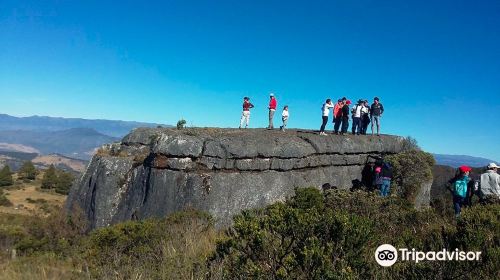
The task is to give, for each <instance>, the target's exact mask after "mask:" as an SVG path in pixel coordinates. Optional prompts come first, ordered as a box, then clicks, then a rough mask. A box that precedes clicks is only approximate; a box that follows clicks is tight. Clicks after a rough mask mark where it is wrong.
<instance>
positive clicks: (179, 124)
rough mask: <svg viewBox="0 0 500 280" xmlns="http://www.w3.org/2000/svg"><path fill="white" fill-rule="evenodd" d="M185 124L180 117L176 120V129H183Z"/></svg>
mask: <svg viewBox="0 0 500 280" xmlns="http://www.w3.org/2000/svg"><path fill="white" fill-rule="evenodd" d="M185 125H186V121H185V120H184V119H180V120H179V121H178V122H177V129H183V128H184V126H185Z"/></svg>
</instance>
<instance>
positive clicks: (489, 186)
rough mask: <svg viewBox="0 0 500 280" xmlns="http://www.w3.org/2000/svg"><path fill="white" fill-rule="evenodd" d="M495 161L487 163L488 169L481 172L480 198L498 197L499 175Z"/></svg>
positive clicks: (499, 196)
mask: <svg viewBox="0 0 500 280" xmlns="http://www.w3.org/2000/svg"><path fill="white" fill-rule="evenodd" d="M498 168H499V166H498V165H497V164H496V163H490V164H488V170H486V172H485V173H483V174H481V187H480V198H481V200H485V199H486V198H487V197H488V196H493V197H496V198H498V199H500V175H498V173H497V171H498Z"/></svg>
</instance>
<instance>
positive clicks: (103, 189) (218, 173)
mask: <svg viewBox="0 0 500 280" xmlns="http://www.w3.org/2000/svg"><path fill="white" fill-rule="evenodd" d="M402 146H403V138H401V137H396V136H386V135H383V136H380V137H376V136H375V137H373V136H352V135H349V136H338V135H328V136H320V135H318V134H316V133H314V132H312V131H302V130H289V131H286V132H281V131H276V130H274V131H268V130H263V129H248V130H237V129H219V128H190V129H184V130H177V129H166V128H155V129H154V128H139V129H136V130H134V131H132V132H131V133H130V134H129V135H127V136H126V137H125V138H123V140H122V141H121V143H114V144H109V145H105V146H103V147H101V148H100V149H99V150H98V151H97V153H96V155H95V156H94V157H93V158H92V160H91V162H90V164H89V166H88V167H87V170H86V172H85V173H84V175H83V176H82V177H81V178H80V179H79V181H78V182H77V183H76V184H75V186H73V188H72V190H71V192H70V195H69V197H68V202H67V206H68V207H69V208H74V207H79V208H81V209H82V210H83V211H84V212H85V214H86V215H87V217H88V219H89V221H90V227H91V228H96V227H103V226H107V225H110V224H113V223H117V222H121V221H125V220H130V219H143V218H147V217H158V216H165V215H168V214H170V213H172V212H175V211H179V210H183V209H186V208H196V209H199V210H203V211H206V212H209V213H211V214H212V215H213V216H214V217H215V219H216V223H217V224H218V225H227V224H229V223H230V222H231V218H232V216H233V215H234V214H237V213H238V212H240V211H241V210H243V209H248V208H253V207H262V206H265V205H268V204H270V203H273V202H275V201H279V200H283V199H284V198H285V197H287V196H290V195H292V194H293V190H294V188H296V187H311V186H312V187H318V188H319V187H321V186H322V185H323V184H325V183H330V184H331V185H334V186H337V187H339V188H350V187H351V186H352V183H351V182H352V181H353V180H355V179H361V170H362V169H363V167H364V165H365V164H366V163H367V162H368V160H369V158H370V157H369V156H381V155H385V154H394V153H398V152H400V151H401V150H402Z"/></svg>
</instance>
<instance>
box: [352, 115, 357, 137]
mask: <svg viewBox="0 0 500 280" xmlns="http://www.w3.org/2000/svg"><path fill="white" fill-rule="evenodd" d="M356 119H357V118H352V128H351V132H352V134H356V125H357V123H358V122H357V120H356Z"/></svg>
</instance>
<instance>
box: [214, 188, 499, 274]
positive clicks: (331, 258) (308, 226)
mask: <svg viewBox="0 0 500 280" xmlns="http://www.w3.org/2000/svg"><path fill="white" fill-rule="evenodd" d="M499 210H500V208H499V206H498V205H496V206H487V207H485V206H481V205H479V206H476V208H471V209H467V210H465V211H464V214H463V220H462V221H461V222H459V224H458V226H457V227H455V226H454V224H453V223H454V220H445V219H443V218H441V217H439V216H437V215H436V213H435V212H434V210H433V209H427V210H425V211H417V210H415V209H414V207H413V206H412V204H411V203H410V202H408V201H407V200H406V199H402V198H397V197H391V198H380V197H378V196H376V195H374V194H370V193H364V192H345V191H328V192H327V193H326V194H325V195H322V194H321V193H320V192H319V191H317V190H315V189H298V190H297V191H296V195H295V196H294V197H293V198H291V199H289V200H287V201H285V202H279V203H275V204H273V205H270V206H268V207H266V208H264V209H255V210H248V211H244V212H243V213H242V214H240V215H237V216H235V218H234V226H233V227H232V228H231V229H229V230H228V232H227V237H226V238H225V239H223V240H220V241H219V242H218V245H217V250H216V252H215V253H214V255H213V257H212V258H211V260H210V262H209V266H210V267H211V270H210V271H211V273H212V275H211V278H212V279H436V278H441V279H455V278H460V279H474V278H475V276H476V275H481V276H482V277H483V278H484V279H492V278H495V277H494V276H495V275H497V274H498V271H500V270H499V267H498V266H499V264H500V261H499V256H500V255H499V250H498V248H499V244H498V242H499V233H500V228H499V213H500V211H499ZM478 228H482V229H481V230H479V231H478ZM386 243H387V244H392V245H394V246H395V247H396V248H409V249H410V250H411V249H412V248H416V249H417V250H421V251H440V250H442V249H448V250H451V251H452V250H454V249H455V248H459V249H461V250H469V249H474V250H479V248H480V249H481V250H482V251H483V257H484V259H483V260H482V261H480V262H460V263H458V262H453V261H449V262H420V263H418V264H415V263H414V262H397V263H396V264H395V265H394V266H392V267H390V268H383V267H381V266H379V265H378V264H377V263H376V262H375V259H374V255H373V254H374V252H375V249H376V248H377V247H378V246H379V245H381V244H386Z"/></svg>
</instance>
